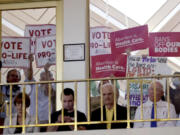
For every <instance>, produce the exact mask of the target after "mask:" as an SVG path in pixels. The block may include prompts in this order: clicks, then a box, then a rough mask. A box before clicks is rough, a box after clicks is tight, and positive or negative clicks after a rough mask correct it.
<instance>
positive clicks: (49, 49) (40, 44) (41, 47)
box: [35, 35, 56, 68]
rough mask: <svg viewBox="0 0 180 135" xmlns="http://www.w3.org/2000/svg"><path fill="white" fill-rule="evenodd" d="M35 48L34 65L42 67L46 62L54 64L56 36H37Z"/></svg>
mask: <svg viewBox="0 0 180 135" xmlns="http://www.w3.org/2000/svg"><path fill="white" fill-rule="evenodd" d="M36 42H37V46H36V49H35V58H36V65H37V67H38V68H40V67H43V66H44V65H45V64H46V63H49V64H51V65H55V64H56V36H55V35H53V36H47V37H39V38H37V41H36Z"/></svg>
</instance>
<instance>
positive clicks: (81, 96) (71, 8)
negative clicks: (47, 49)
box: [63, 0, 86, 113]
mask: <svg viewBox="0 0 180 135" xmlns="http://www.w3.org/2000/svg"><path fill="white" fill-rule="evenodd" d="M85 42H86V0H64V44H75V43H85ZM85 75H86V65H85V61H76V62H64V75H63V80H77V79H85V78H86V76H85ZM65 87H71V88H73V87H74V86H73V85H72V84H66V85H65ZM73 89H74V88H73ZM85 89H86V86H85V84H82V83H81V84H80V86H79V87H78V91H79V92H78V108H79V110H81V111H83V112H85V113H86V109H85V108H86V92H85Z"/></svg>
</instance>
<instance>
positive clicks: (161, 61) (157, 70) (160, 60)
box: [127, 56, 171, 77]
mask: <svg viewBox="0 0 180 135" xmlns="http://www.w3.org/2000/svg"><path fill="white" fill-rule="evenodd" d="M157 74H161V75H165V74H171V70H170V68H169V67H168V66H167V58H164V57H149V56H147V57H142V56H129V58H128V63H127V76H130V77H137V76H151V75H157Z"/></svg>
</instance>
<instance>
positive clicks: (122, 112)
mask: <svg viewBox="0 0 180 135" xmlns="http://www.w3.org/2000/svg"><path fill="white" fill-rule="evenodd" d="M116 107H117V108H116V116H117V120H127V109H126V108H125V107H122V106H120V105H116ZM103 120H104V121H106V109H105V106H103ZM113 120H114V115H113ZM91 121H101V108H98V109H96V110H95V111H93V112H92V114H91ZM126 127H127V123H112V124H111V129H116V128H126ZM106 128H107V124H91V125H90V129H106Z"/></svg>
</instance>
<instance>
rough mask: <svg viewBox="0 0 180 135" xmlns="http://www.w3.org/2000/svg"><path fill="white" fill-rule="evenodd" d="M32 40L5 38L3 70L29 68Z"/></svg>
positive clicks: (3, 42) (2, 59) (2, 43)
mask: <svg viewBox="0 0 180 135" xmlns="http://www.w3.org/2000/svg"><path fill="white" fill-rule="evenodd" d="M29 44H30V40H29V38H26V37H3V38H2V41H1V47H2V56H1V61H2V67H3V68H15V67H16V68H27V67H29V59H28V57H29V53H30V45H29Z"/></svg>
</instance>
